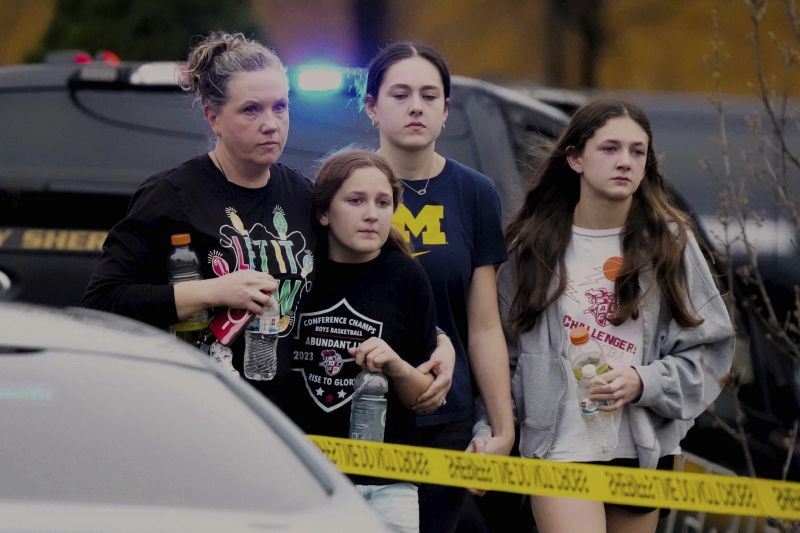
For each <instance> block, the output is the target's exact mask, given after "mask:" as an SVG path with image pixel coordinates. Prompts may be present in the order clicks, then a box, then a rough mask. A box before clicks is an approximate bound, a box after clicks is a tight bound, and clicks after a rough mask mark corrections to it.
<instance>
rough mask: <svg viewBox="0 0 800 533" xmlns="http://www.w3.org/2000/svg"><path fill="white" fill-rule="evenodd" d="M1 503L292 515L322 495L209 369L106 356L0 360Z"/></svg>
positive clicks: (290, 455)
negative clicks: (65, 503) (18, 501)
mask: <svg viewBox="0 0 800 533" xmlns="http://www.w3.org/2000/svg"><path fill="white" fill-rule="evenodd" d="M0 421H2V431H0V472H2V475H0V500H2V499H6V498H8V499H22V500H28V499H30V500H52V501H71V502H78V501H79V502H98V503H114V504H117V503H119V504H142V505H174V506H182V507H198V508H207V509H238V510H254V511H255V510H257V511H269V510H300V509H302V508H304V507H305V506H308V505H313V504H314V502H316V501H319V500H321V499H323V498H325V494H324V492H323V489H322V488H321V487H320V485H319V483H318V481H317V480H316V479H315V478H314V477H313V476H312V475H311V474H310V473H309V472H308V470H307V469H306V467H305V466H304V464H303V463H301V462H300V461H299V460H298V459H297V458H296V457H295V456H294V453H293V452H292V451H291V450H289V449H288V448H287V447H286V445H285V444H284V443H283V441H281V440H280V439H279V438H277V437H276V436H275V435H274V434H273V432H272V431H271V430H270V429H269V428H267V427H266V426H265V422H264V421H263V420H261V419H260V418H259V417H257V416H256V415H255V414H254V413H253V412H252V411H250V410H249V409H248V408H246V407H244V405H243V404H242V403H241V402H240V401H239V400H238V399H237V398H236V397H235V396H234V395H233V394H232V393H231V392H230V391H229V390H228V389H227V388H225V386H224V385H223V384H222V383H221V382H220V381H218V380H217V379H216V378H215V377H214V376H213V375H212V374H209V373H207V372H205V371H199V370H193V369H190V368H186V367H181V366H178V365H168V364H163V363H152V362H144V361H141V360H136V359H132V358H131V359H125V358H121V357H114V356H87V355H78V354H68V355H63V354H61V355H39V354H21V355H20V354H16V355H8V354H4V355H0Z"/></svg>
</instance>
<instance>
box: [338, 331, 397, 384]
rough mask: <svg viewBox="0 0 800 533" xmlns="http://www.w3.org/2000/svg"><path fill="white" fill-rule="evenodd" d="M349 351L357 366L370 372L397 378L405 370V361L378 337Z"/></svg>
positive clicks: (371, 338)
mask: <svg viewBox="0 0 800 533" xmlns="http://www.w3.org/2000/svg"><path fill="white" fill-rule="evenodd" d="M347 351H348V352H349V353H350V355H352V356H353V357H355V359H356V364H357V365H359V366H362V367H364V368H366V369H367V370H369V371H370V372H383V373H384V374H386V375H387V376H389V377H397V376H398V375H400V374H401V373H402V372H403V371H404V369H405V366H404V363H405V362H404V361H403V360H402V359H401V358H400V356H399V355H397V352H395V351H394V350H392V348H391V347H390V346H389V345H388V344H386V341H384V340H383V339H379V338H378V337H370V338H369V339H367V340H365V341H364V342H362V343H361V344H359V345H358V346H356V347H355V348H348V349H347Z"/></svg>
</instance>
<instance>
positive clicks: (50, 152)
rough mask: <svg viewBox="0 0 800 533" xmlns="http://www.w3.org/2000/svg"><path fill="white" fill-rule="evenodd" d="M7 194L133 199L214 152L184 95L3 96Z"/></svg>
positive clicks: (0, 157) (1, 175)
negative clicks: (155, 180)
mask: <svg viewBox="0 0 800 533" xmlns="http://www.w3.org/2000/svg"><path fill="white" fill-rule="evenodd" d="M0 112H2V115H3V120H2V121H0V137H2V138H3V139H7V140H10V139H13V142H3V143H0V161H2V166H0V180H2V182H1V183H0V184H1V185H2V186H3V187H4V188H20V189H23V190H24V189H34V190H37V189H39V190H40V189H45V188H47V189H49V190H52V191H69V192H91V193H96V192H115V193H127V194H130V193H131V192H133V191H134V190H135V188H136V186H137V185H138V184H139V183H140V182H141V181H142V180H144V179H145V178H146V177H147V176H149V175H150V174H152V173H154V172H156V171H158V170H163V169H167V168H170V167H172V166H175V165H176V164H177V163H180V162H181V161H184V160H186V159H189V158H190V157H193V156H194V155H197V154H198V153H202V152H203V151H205V150H207V149H208V147H209V146H210V144H209V141H208V138H207V137H206V134H205V130H204V129H203V127H204V125H203V123H202V122H201V120H200V117H199V116H198V115H197V114H196V113H194V112H193V111H192V110H191V107H190V100H188V99H187V98H186V96H185V95H183V94H180V93H177V92H173V91H166V92H142V93H135V92H133V91H99V90H84V89H82V90H79V91H77V92H76V93H74V99H71V98H70V94H69V93H68V92H67V91H65V90H61V91H52V92H51V91H43V92H39V91H27V92H23V91H21V92H5V93H3V95H2V98H0Z"/></svg>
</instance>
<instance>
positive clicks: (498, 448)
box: [464, 436, 514, 496]
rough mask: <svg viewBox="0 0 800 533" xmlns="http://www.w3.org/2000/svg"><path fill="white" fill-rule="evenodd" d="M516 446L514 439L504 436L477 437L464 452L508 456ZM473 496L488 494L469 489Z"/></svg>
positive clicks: (479, 490) (483, 491)
mask: <svg viewBox="0 0 800 533" xmlns="http://www.w3.org/2000/svg"><path fill="white" fill-rule="evenodd" d="M513 446H514V437H513V436H512V437H510V438H508V437H504V436H494V437H486V436H476V437H473V439H472V441H471V442H470V443H469V446H467V449H466V450H464V451H466V452H467V453H488V454H491V455H508V454H509V453H511V448H512V447H513ZM467 490H468V491H469V493H470V494H472V495H473V496H483V495H484V494H486V491H485V490H481V489H467Z"/></svg>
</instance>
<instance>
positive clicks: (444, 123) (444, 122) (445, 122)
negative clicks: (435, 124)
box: [442, 120, 447, 129]
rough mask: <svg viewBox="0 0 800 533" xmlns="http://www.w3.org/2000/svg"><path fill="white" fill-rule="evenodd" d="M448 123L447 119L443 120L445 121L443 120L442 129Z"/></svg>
mask: <svg viewBox="0 0 800 533" xmlns="http://www.w3.org/2000/svg"><path fill="white" fill-rule="evenodd" d="M446 125H447V121H446V120H443V121H442V129H444V127H445V126H446Z"/></svg>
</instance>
